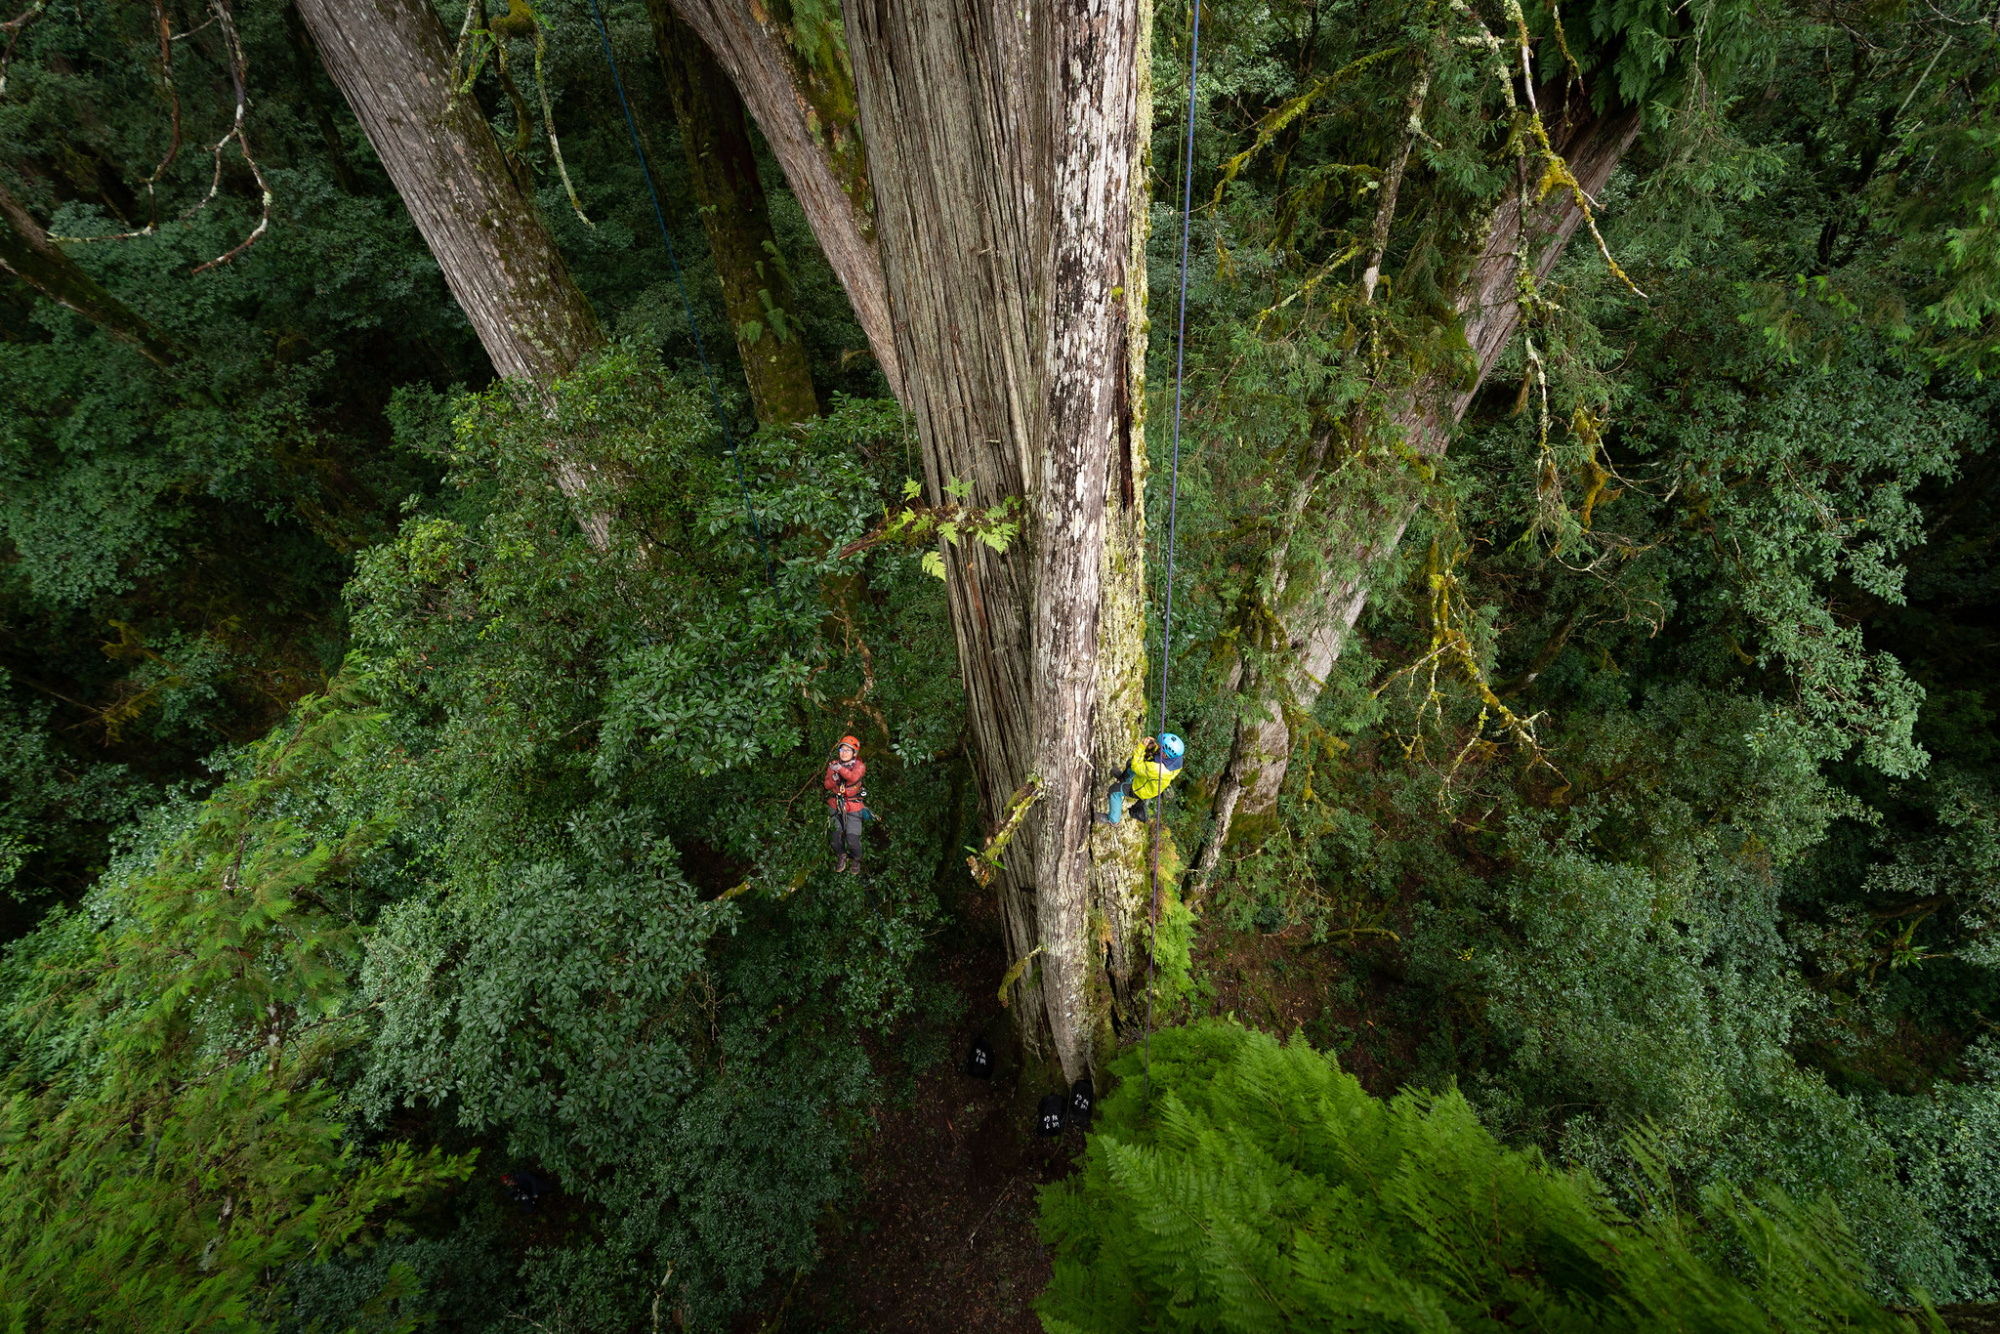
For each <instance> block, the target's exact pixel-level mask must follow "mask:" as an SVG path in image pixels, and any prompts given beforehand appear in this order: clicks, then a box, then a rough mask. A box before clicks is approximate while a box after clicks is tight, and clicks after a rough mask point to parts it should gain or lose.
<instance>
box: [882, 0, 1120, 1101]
mask: <svg viewBox="0 0 2000 1334" xmlns="http://www.w3.org/2000/svg"><path fill="white" fill-rule="evenodd" d="M845 16H846V23H847V44H848V50H849V51H850V52H851V53H852V55H853V59H854V73H855V88H856V93H857V97H858V100H859V105H860V109H861V124H862V130H863V133H864V135H865V137H866V140H867V144H868V154H869V164H870V173H871V177H872V181H873V187H874V197H875V205H876V222H877V228H878V238H879V245H880V247H881V254H882V262H883V274H884V278H885V281H886V282H887V285H888V292H889V304H890V308H891V310H892V312H893V314H894V317H895V335H896V339H897V358H898V361H899V363H900V364H901V365H902V367H903V372H904V395H903V401H904V404H905V406H906V407H908V408H909V410H910V411H911V413H912V415H913V416H914V417H915V418H916V421H917V426H918V430H919V433H920V435H921V437H922V439H923V442H924V462H925V470H926V474H927V476H926V480H927V482H928V483H929V487H930V492H931V495H932V496H933V497H935V498H942V497H943V496H944V494H945V488H946V487H947V485H949V484H951V483H954V482H961V483H969V484H970V485H971V487H972V496H971V498H972V501H973V503H975V504H978V505H982V506H990V505H996V504H1000V503H1002V502H1006V501H1009V500H1012V501H1014V502H1015V503H1018V504H1019V505H1021V506H1022V509H1023V512H1024V514H1025V516H1026V518H1027V530H1026V533H1025V540H1024V541H1022V542H1020V543H1017V544H1016V545H1015V547H1013V548H1011V549H1010V550H1008V551H1007V552H1005V553H997V552H993V551H991V550H989V549H987V548H985V547H983V546H977V545H972V546H965V547H952V548H947V550H946V553H945V557H946V564H947V569H948V572H949V575H950V577H949V579H948V580H947V583H948V586H949V589H950V598H951V608H952V622H953V627H954V630H955V632H956V635H957V640H958V652H959V662H960V667H961V670H962V672H963V673H964V678H965V685H966V694H967V706H968V715H969V725H970V728H971V731H972V734H973V741H974V754H975V757H976V761H977V762H976V770H977V774H978V780H979V787H980V793H981V797H982V800H983V804H984V808H985V811H986V815H987V818H988V820H989V822H991V823H994V824H997V823H998V822H999V820H1000V818H1001V816H1002V813H1003V812H1004V810H1005V806H1006V802H1007V800H1008V798H1009V796H1010V795H1011V794H1012V793H1013V792H1014V791H1015V790H1017V789H1018V788H1019V786H1020V785H1021V783H1022V782H1023V781H1025V779H1026V778H1027V776H1028V775H1029V774H1030V773H1033V774H1037V775H1039V776H1040V778H1041V780H1042V791H1043V794H1044V795H1043V797H1042V799H1041V802H1040V804H1039V805H1038V807H1037V808H1036V810H1035V812H1034V815H1033V816H1032V818H1031V822H1030V825H1029V827H1028V829H1027V830H1026V834H1025V838H1024V839H1023V840H1019V841H1017V843H1016V847H1017V848H1020V847H1021V846H1022V844H1023V843H1025V844H1026V846H1027V847H1028V848H1029V849H1031V850H1032V853H1033V856H1032V859H1031V865H1023V864H1022V860H1024V859H1021V858H1020V853H1019V852H1018V851H1017V852H1016V853H1015V857H1016V859H1017V860H1016V861H1015V862H1014V863H1011V864H1010V868H1009V872H1008V874H1006V875H1005V876H1003V877H1002V880H1001V885H1002V909H1003V916H1004V918H1005V921H1006V928H1007V940H1008V946H1009V949H1010V952H1011V954H1012V956H1013V957H1015V958H1023V957H1026V956H1027V955H1028V954H1029V953H1030V952H1031V951H1032V950H1034V949H1036V948H1040V949H1041V951H1042V955H1041V957H1040V958H1039V959H1038V960H1037V963H1036V966H1035V970H1034V973H1033V974H1032V975H1031V976H1032V977H1033V978H1034V979H1035V981H1036V982H1038V983H1039V987H1038V988H1026V989H1024V991H1026V992H1028V993H1029V994H1026V995H1024V997H1023V1001H1022V1006H1021V1013H1020V1019H1019V1022H1020V1036H1021V1038H1022V1039H1023V1040H1024V1043H1025V1044H1026V1045H1027V1046H1029V1048H1030V1049H1031V1050H1034V1051H1036V1052H1037V1054H1048V1055H1053V1056H1054V1057H1055V1060H1056V1062H1057V1063H1058V1064H1060V1066H1061V1067H1062V1069H1063V1071H1064V1073H1065V1075H1066V1076H1068V1077H1070V1078H1075V1077H1078V1076H1080V1075H1083V1074H1085V1073H1088V1072H1089V1071H1090V1070H1091V1069H1092V1068H1093V1067H1094V1066H1095V1065H1096V1055H1097V1054H1096V1052H1095V1043H1096V1041H1097V1032H1098V1030H1099V1029H1100V1028H1101V1027H1102V1024H1103V1018H1104V1015H1105V1013H1106V1009H1107V1005H1108V1001H1109V992H1108V990H1107V987H1106V979H1105V976H1104V965H1105V954H1104V941H1103V935H1104V934H1105V932H1106V931H1107V930H1109V928H1110V923H1111V922H1112V921H1122V920H1123V919H1124V918H1125V917H1126V916H1128V915H1129V914H1126V913H1124V912H1115V913H1110V914H1106V913H1104V912H1103V910H1102V905H1100V904H1098V903H1097V902H1096V901H1095V895H1094V888H1095V884H1094V880H1093V873H1092V867H1093V863H1092V856H1091V852H1092V839H1091V812H1092V809H1093V806H1094V804H1095V802H1096V800H1097V799H1098V798H1099V797H1100V796H1101V794H1100V793H1099V792H1098V791H1097V788H1098V786H1099V784H1100V781H1101V780H1102V779H1103V777H1104V775H1103V773H1102V763H1103V759H1104V757H1105V756H1108V755H1114V754H1119V752H1121V751H1123V752H1126V753H1129V749H1130V745H1131V742H1132V741H1133V739H1135V737H1136V733H1137V725H1138V705H1139V701H1140V698H1141V696H1142V693H1143V675H1142V674H1140V673H1143V663H1142V662H1141V661H1140V658H1139V655H1137V654H1128V655H1126V656H1125V657H1124V658H1123V659H1121V661H1122V663H1123V666H1122V667H1120V668H1119V669H1118V670H1116V671H1113V672H1111V673H1109V675H1108V677H1105V676H1100V671H1099V669H1100V665H1101V653H1100V650H1101V647H1102V646H1103V643H1104V636H1105V631H1106V629H1107V627H1115V628H1116V630H1117V633H1118V634H1121V635H1124V636H1126V637H1127V638H1130V637H1131V636H1132V635H1133V634H1134V632H1135V628H1136V627H1137V626H1138V625H1139V624H1140V620H1139V617H1140V616H1141V614H1142V611H1143V568H1142V565H1141V561H1140V550H1139V548H1138V547H1137V545H1136V543H1133V542H1131V541H1130V540H1129V535H1128V536H1127V537H1125V538H1121V541H1120V542H1119V543H1117V544H1111V543H1108V542H1107V535H1108V532H1109V531H1110V530H1111V529H1112V528H1113V527H1115V525H1113V524H1109V523H1107V517H1108V514H1109V513H1122V512H1123V509H1124V497H1125V495H1126V494H1127V493H1128V488H1127V487H1126V485H1125V482H1124V478H1125V476H1126V474H1127V473H1128V472H1129V471H1130V468H1129V464H1128V462H1127V458H1128V456H1127V454H1126V452H1125V449H1124V445H1125V443H1126V440H1127V436H1126V434H1125V432H1126V431H1127V430H1128V429H1129V425H1128V423H1129V417H1128V416H1127V414H1126V413H1125V412H1123V411H1121V409H1122V408H1123V407H1124V405H1128V404H1130V403H1131V402H1134V401H1136V395H1134V394H1133V393H1132V389H1133V387H1134V386H1133V384H1132V374H1133V372H1132V358H1131V356H1130V353H1131V349H1132V346H1133V340H1134V339H1135V338H1142V337H1143V326H1139V325H1138V324H1137V321H1136V320H1135V319H1134V318H1133V315H1132V309H1133V305H1132V303H1133V301H1134V299H1135V298H1140V297H1143V286H1142V284H1141V282H1139V281H1137V280H1136V278H1135V277H1134V275H1132V274H1130V273H1128V269H1129V268H1130V267H1131V258H1132V253H1133V251H1132V241H1133V237H1134V226H1135V218H1136V217H1142V216H1143V215H1141V214H1139V213H1138V211H1137V209H1136V208H1135V204H1134V201H1135V194H1136V192H1138V191H1140V190H1141V189H1142V188H1143V174H1141V173H1139V172H1137V170H1136V169H1137V168H1138V167H1139V165H1140V163H1141V161H1142V157H1141V155H1142V154H1143V152H1144V147H1145V145H1144V135H1143V133H1142V129H1141V127H1142V126H1143V125H1145V124H1147V122H1148V121H1149V119H1150V90H1149V88H1148V87H1147V85H1146V82H1145V75H1146V69H1147V66H1148V61H1149V55H1150V51H1149V46H1148V42H1149V40H1150V18H1151V15H1150V13H1149V12H1148V11H1147V9H1146V7H1145V6H1143V5H1108V6H1102V7H1099V8H1096V9H1091V10H1086V9H1084V8H1083V7H1081V6H1074V5H1056V6H1029V7H1022V8H1015V7H1012V6H1001V5H971V6H964V7H953V6H948V5H941V4H926V3H896V2H893V0H873V2H872V3H870V2H866V0H863V2H860V3H854V4H849V5H847V6H845ZM1128 278H1133V279H1134V280H1132V281H1128ZM1141 309H1142V308H1141ZM1137 486H1138V482H1137V481H1136V480H1135V483H1134V485H1133V488H1132V491H1133V494H1134V505H1135V506H1136V505H1137V504H1138V503H1140V499H1141V493H1138V492H1137ZM1114 545H1116V546H1120V547H1122V548H1123V550H1122V551H1121V552H1120V553H1119V554H1118V557H1117V558H1116V559H1113V558H1112V547H1113V546H1114ZM1135 674H1139V675H1135ZM1121 759H1122V756H1121ZM1094 918H1095V919H1097V921H1098V922H1099V923H1102V924H1103V925H1104V928H1105V929H1104V930H1099V929H1095V928H1094V925H1093V919H1094ZM1036 991H1038V996H1037V995H1036V994H1034V993H1035V992H1036ZM1037 1002H1038V1003H1039V1007H1040V1009H1041V1011H1042V1014H1043V1015H1045V1016H1046V1024H1047V1032H1048V1033H1049V1034H1050V1036H1051V1037H1052V1038H1053V1043H1052V1045H1053V1051H1052V1052H1050V1053H1041V1052H1040V1051H1039V1048H1040V1043H1039V1036H1040V1031H1041V1027H1042V1024H1043V1022H1044V1020H1043V1018H1042V1017H1041V1016H1038V1015H1037V1014H1036V1013H1035V1009H1036V1005H1037Z"/></svg>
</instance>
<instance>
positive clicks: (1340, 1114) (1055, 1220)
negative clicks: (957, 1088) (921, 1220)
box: [1041, 1021, 1934, 1334]
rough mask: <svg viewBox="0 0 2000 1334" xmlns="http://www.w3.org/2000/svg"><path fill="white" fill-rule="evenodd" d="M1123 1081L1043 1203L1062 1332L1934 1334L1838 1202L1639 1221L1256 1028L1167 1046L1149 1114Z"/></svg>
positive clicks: (1564, 1176)
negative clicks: (1873, 1264)
mask: <svg viewBox="0 0 2000 1334" xmlns="http://www.w3.org/2000/svg"><path fill="white" fill-rule="evenodd" d="M1114 1070H1115V1071H1116V1072H1117V1073H1118V1074H1119V1075H1120V1076H1121V1081H1122V1082H1121V1083H1120V1084H1119V1086H1118V1089H1117V1091H1116V1092H1115V1093H1114V1094H1112V1096H1111V1097H1109V1098H1108V1099H1107V1100H1106V1101H1105V1102H1104V1104H1103V1105H1102V1110H1101V1118H1100V1121H1099V1123H1098V1127H1097V1129H1096V1131H1095V1132H1094V1133H1093V1134H1092V1136H1091V1139H1090V1145H1089V1149H1088V1154H1087V1157H1086V1161H1085V1165H1084V1169H1083V1171H1082V1172H1080V1173H1079V1174H1078V1175H1076V1176H1074V1177H1072V1178H1070V1179H1069V1180H1067V1181H1064V1182H1061V1183H1058V1184H1057V1185H1054V1186H1051V1187H1049V1188H1048V1189H1047V1190H1046V1191H1044V1192H1043V1195H1042V1234H1043V1236H1044V1238H1045V1239H1046V1240H1047V1241H1048V1242H1049V1243H1050V1244H1051V1245H1052V1246H1053V1247H1055V1249H1056V1259H1055V1275H1054V1278H1053V1280H1052V1281H1051V1282H1050V1284H1049V1288H1048V1291H1047V1293H1046V1294H1045V1295H1044V1296H1043V1298H1042V1301H1041V1312H1042V1320H1043V1323H1044V1325H1045V1326H1046V1327H1047V1328H1048V1329H1049V1330H1050V1331H1051V1334H1110V1332H1112V1331H1124V1330H1203V1331H1208V1330H1215V1331H1231V1332H1234V1331H1243V1332H1244V1334H1249V1332H1250V1331H1263V1330H1363V1329H1367V1330H1374V1329H1410V1330H1437V1331H1443V1330H1454V1329H1463V1330H1498V1329H1534V1330H1548V1331H1571V1330H1574V1331H1591V1332H1592V1334H1606V1332H1608V1331H1615V1330H1641V1329H1644V1330H1689V1331H1722V1330H1730V1331H1736V1330H1774V1331H1775V1330H1785V1331H1818V1330H1913V1329H1915V1328H1916V1326H1915V1325H1913V1324H1912V1322H1910V1321H1909V1320H1907V1319H1905V1318H1903V1317H1901V1316H1897V1315H1894V1314H1892V1313H1889V1312H1886V1311H1884V1310H1882V1309H1881V1308H1880V1307H1879V1306H1877V1305H1876V1304H1875V1303H1874V1301H1872V1300H1871V1299H1870V1298H1869V1296H1868V1294H1867V1292H1866V1290H1865V1289H1864V1287H1863V1286H1862V1281H1861V1280H1862V1275H1861V1273H1860V1266H1859V1263H1858V1261H1857V1260H1856V1259H1855V1258H1854V1253H1853V1248H1852V1246H1851V1244H1850V1243H1849V1241H1848V1235H1847V1232H1846V1229H1845V1228H1844V1227H1843V1225H1842V1224H1841V1221H1840V1218H1839V1216H1838V1214H1837V1213H1836V1212H1835V1210H1834V1209H1833V1206H1832V1205H1831V1203H1830V1202H1828V1203H1822V1204H1819V1205H1814V1206H1801V1205H1796V1204H1793V1203H1792V1202H1790V1201H1788V1200H1785V1199H1784V1198H1782V1197H1779V1196H1775V1195H1773V1196H1768V1197H1766V1198H1763V1199H1762V1200H1760V1201H1756V1202H1753V1201H1751V1200H1750V1199H1749V1198H1747V1197H1745V1196H1743V1195H1742V1194H1740V1193H1737V1192H1734V1191H1728V1190H1719V1191H1712V1192H1710V1193H1709V1194H1708V1195H1707V1196H1706V1197H1705V1199H1704V1204H1705V1206H1706V1213H1707V1215H1708V1216H1709V1217H1710V1218H1711V1219H1712V1220H1714V1221H1715V1222H1717V1223H1719V1224H1722V1225H1723V1226H1724V1227H1725V1229H1726V1232H1727V1235H1724V1236H1721V1237H1718V1236H1716V1235H1714V1234H1713V1233H1710V1234H1707V1235H1706V1236H1705V1237H1704V1236H1701V1235H1698V1234H1697V1233H1696V1232H1694V1231H1693V1230H1692V1228H1691V1225H1690V1223H1689V1221H1688V1220H1687V1219H1686V1218H1685V1217H1684V1216H1682V1215H1681V1214H1679V1213H1678V1212H1677V1211H1675V1210H1674V1209H1672V1208H1670V1207H1662V1208H1661V1209H1659V1210H1656V1211H1655V1212H1654V1213H1653V1214H1651V1215H1650V1216H1648V1217H1645V1218H1642V1219H1633V1218H1629V1217H1626V1216H1625V1215H1623V1214H1621V1213H1620V1212H1619V1211H1618V1210H1617V1209H1616V1208H1614V1207H1613V1205H1612V1204H1611V1202H1610V1201H1609V1200H1608V1199H1607V1198H1606V1197H1605V1195H1604V1193H1603V1192H1602V1191H1601V1190H1600V1189H1599V1188H1598V1186H1597V1185H1596V1184H1595V1183H1594V1182H1593V1181H1591V1180H1590V1179H1589V1178H1588V1177H1586V1176H1581V1175H1577V1174H1572V1173H1568V1172H1564V1171H1561V1170H1559V1169H1557V1168H1554V1167H1552V1166H1550V1165H1549V1164H1548V1163H1547V1162H1546V1161H1544V1160H1543V1158H1542V1157H1541V1155H1540V1154H1538V1153H1534V1152H1520V1151H1516V1150H1511V1149H1507V1148H1504V1147H1502V1146H1501V1145H1500V1144H1499V1143H1498V1142H1496V1141H1495V1140H1494V1139H1493V1137H1492V1136H1491V1135H1490V1134H1488V1133H1487V1132H1486V1130H1485V1129H1484V1128H1483V1127H1482V1126H1481V1125H1480V1124H1479V1122H1478V1120H1477V1118H1476V1117H1475V1116H1474V1115H1473V1113H1472V1110H1471V1109H1470V1108H1469V1107H1468V1106H1467V1105H1466V1103H1465V1101H1464V1099H1463V1098H1461V1097H1459V1096H1458V1095H1457V1094H1456V1093H1447V1094H1442V1095H1431V1094H1415V1093H1411V1094H1404V1095H1401V1096H1399V1097H1397V1098H1396V1099H1394V1100H1393V1101H1390V1102H1382V1101H1379V1100H1377V1099H1375V1098H1373V1097H1371V1096H1369V1094H1367V1093H1366V1092H1364V1091H1363V1090H1362V1088H1361V1086H1360V1084H1359V1083H1358V1082H1357V1081H1356V1080H1355V1079H1354V1078H1353V1076H1351V1075H1348V1074H1346V1073H1344V1072H1342V1071H1341V1070H1340V1069H1339V1068H1338V1067H1337V1066H1336V1065H1335V1064H1334V1062H1333V1060H1332V1058H1330V1057H1328V1056H1326V1055H1323V1054H1322V1053H1320V1052H1317V1051H1314V1050H1313V1049H1312V1048H1311V1047H1310V1046H1308V1045H1307V1044H1306V1043H1305V1042H1304V1041H1303V1040H1300V1039H1295V1040H1294V1041H1293V1042H1291V1043H1290V1044H1288V1045H1281V1044H1280V1043H1279V1042H1278V1041H1277V1040H1276V1039H1274V1038H1271V1037H1269V1036H1267V1035H1265V1034H1261V1033H1257V1032H1253V1031H1250V1030H1247V1029H1244V1028H1242V1027H1239V1026H1237V1025H1236V1024H1234V1023H1227V1022H1214V1021H1211V1022H1205V1023H1201V1024H1197V1025H1195V1026H1193V1027H1190V1028H1183V1029H1173V1030H1169V1031H1167V1032H1163V1033H1158V1034H1155V1035H1154V1036H1153V1039H1152V1074H1151V1097H1150V1107H1147V1106H1145V1105H1144V1104H1143V1103H1142V1088H1141V1080H1140V1069H1139V1057H1138V1054H1137V1053H1136V1052H1134V1053H1129V1054H1128V1055H1126V1056H1125V1057H1123V1058H1121V1060H1120V1061H1119V1063H1118V1064H1117V1065H1115V1066H1114ZM1724 1220H1726V1222H1724ZM1933 1319H1934V1317H1933Z"/></svg>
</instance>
